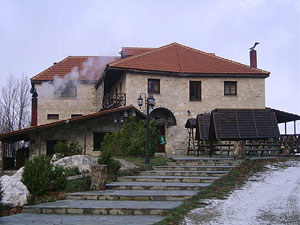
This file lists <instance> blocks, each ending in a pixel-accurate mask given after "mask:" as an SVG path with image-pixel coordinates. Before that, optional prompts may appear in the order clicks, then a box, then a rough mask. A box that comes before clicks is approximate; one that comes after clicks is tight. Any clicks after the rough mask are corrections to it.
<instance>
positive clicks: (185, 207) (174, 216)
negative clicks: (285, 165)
mask: <svg viewBox="0 0 300 225" xmlns="http://www.w3.org/2000/svg"><path fill="white" fill-rule="evenodd" d="M285 160H286V159H283V158H281V159H272V160H246V161H244V162H243V163H242V164H241V165H240V166H239V167H237V168H235V169H233V170H231V171H230V172H229V173H228V174H227V175H226V176H223V177H221V178H220V179H219V180H216V181H214V182H213V183H212V185H211V186H209V187H207V188H205V189H203V190H202V191H201V192H199V193H198V194H197V195H195V196H194V197H193V198H191V199H189V200H185V201H184V202H183V203H182V204H181V205H180V206H178V207H177V208H175V209H173V210H169V211H167V212H165V213H163V216H165V219H163V220H162V221H160V222H158V223H156V225H167V224H173V225H175V224H180V223H181V222H182V220H183V219H184V216H185V215H186V214H187V213H188V212H190V211H191V210H193V209H196V208H200V207H204V206H205V205H206V204H205V203H203V201H204V200H206V199H221V200H223V199H226V198H227V197H228V196H229V194H230V193H231V192H232V191H234V190H235V189H237V188H239V187H241V186H242V185H243V184H244V183H245V182H246V181H247V180H248V178H249V177H251V176H252V175H253V174H255V173H257V172H262V171H264V170H266V165H267V164H270V163H276V162H279V161H285Z"/></svg>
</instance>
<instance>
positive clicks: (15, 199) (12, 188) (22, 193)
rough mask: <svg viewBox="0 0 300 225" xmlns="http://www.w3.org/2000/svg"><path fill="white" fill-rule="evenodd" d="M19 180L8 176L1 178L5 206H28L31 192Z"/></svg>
mask: <svg viewBox="0 0 300 225" xmlns="http://www.w3.org/2000/svg"><path fill="white" fill-rule="evenodd" d="M17 178H18V177H17ZM17 178H15V177H13V176H7V175H4V176H2V177H1V178H0V183H1V186H2V189H1V190H2V201H1V203H2V204H3V205H8V206H10V207H16V206H23V205H25V204H27V199H28V197H29V196H30V194H29V191H28V189H27V187H26V186H25V185H24V184H23V183H22V182H21V181H20V180H18V179H17Z"/></svg>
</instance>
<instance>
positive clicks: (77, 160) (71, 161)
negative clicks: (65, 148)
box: [53, 155, 98, 172]
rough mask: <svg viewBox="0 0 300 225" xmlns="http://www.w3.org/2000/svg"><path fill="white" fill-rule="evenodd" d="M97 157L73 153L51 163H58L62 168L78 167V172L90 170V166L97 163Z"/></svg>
mask: <svg viewBox="0 0 300 225" xmlns="http://www.w3.org/2000/svg"><path fill="white" fill-rule="evenodd" d="M97 164H98V162H97V159H96V158H94V157H93V156H90V155H73V156H69V157H65V158H62V159H59V160H57V161H56V162H54V163H53V165H55V166H56V165H58V166H61V167H63V168H64V169H71V168H78V170H79V171H80V172H84V171H89V172H91V166H92V165H97Z"/></svg>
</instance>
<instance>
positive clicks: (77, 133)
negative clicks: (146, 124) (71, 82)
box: [30, 114, 122, 157]
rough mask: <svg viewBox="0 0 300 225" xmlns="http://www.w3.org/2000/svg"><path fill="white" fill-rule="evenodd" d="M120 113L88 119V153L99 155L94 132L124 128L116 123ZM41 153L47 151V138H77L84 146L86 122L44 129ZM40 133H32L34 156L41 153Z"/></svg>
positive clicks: (69, 139)
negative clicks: (96, 149)
mask: <svg viewBox="0 0 300 225" xmlns="http://www.w3.org/2000/svg"><path fill="white" fill-rule="evenodd" d="M116 116H119V115H118V114H115V115H110V116H106V117H103V118H98V119H93V120H88V121H87V124H86V128H87V129H86V154H88V155H92V156H98V155H99V151H93V144H94V139H93V137H94V136H93V132H113V131H116V130H118V129H121V128H122V125H120V126H119V125H118V124H114V121H113V120H114V117H116ZM40 135H41V136H40V143H41V154H42V155H45V154H46V153H47V148H46V147H47V140H66V141H68V142H70V141H72V140H77V141H78V142H79V144H80V145H81V146H82V147H83V146H84V123H83V121H81V122H78V123H72V124H68V123H66V124H65V125H64V126H60V127H54V128H49V129H47V130H44V131H42V132H41V134H40ZM38 136H39V134H38V133H35V134H31V137H30V143H31V148H30V151H31V152H30V155H31V156H32V157H34V156H37V155H38V154H39V142H38V140H39V137H38Z"/></svg>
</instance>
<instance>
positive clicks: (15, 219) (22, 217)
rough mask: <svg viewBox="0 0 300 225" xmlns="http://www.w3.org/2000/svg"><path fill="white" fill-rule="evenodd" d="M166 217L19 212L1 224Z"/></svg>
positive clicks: (146, 221)
mask: <svg viewBox="0 0 300 225" xmlns="http://www.w3.org/2000/svg"><path fill="white" fill-rule="evenodd" d="M163 218H164V217H162V216H149V215H144V216H137V215H124V216H121V215H116V216H114V215H76V214H41V213H19V214H15V215H11V216H4V217H0V224H5V225H16V224H22V225H50V224H57V225H58V224H64V225H67V224H68V225H83V224H85V225H86V224H88V225H99V224H102V225H116V224H130V225H152V224H155V223H157V222H159V221H160V220H162V219H163Z"/></svg>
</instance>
